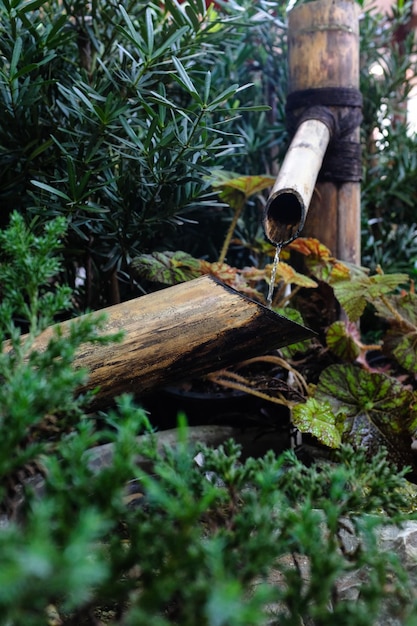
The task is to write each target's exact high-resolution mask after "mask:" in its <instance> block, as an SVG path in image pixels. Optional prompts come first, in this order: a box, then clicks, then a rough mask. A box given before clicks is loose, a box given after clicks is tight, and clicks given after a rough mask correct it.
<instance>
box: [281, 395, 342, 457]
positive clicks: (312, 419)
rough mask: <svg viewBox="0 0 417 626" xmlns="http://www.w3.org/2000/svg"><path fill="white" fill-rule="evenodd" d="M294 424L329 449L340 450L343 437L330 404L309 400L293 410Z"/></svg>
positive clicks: (297, 405)
mask: <svg viewBox="0 0 417 626" xmlns="http://www.w3.org/2000/svg"><path fill="white" fill-rule="evenodd" d="M291 416H292V417H291V419H292V423H293V424H294V426H295V427H296V428H297V429H298V430H299V431H300V432H301V433H308V434H310V435H312V436H313V437H315V438H316V439H318V441H319V442H320V443H322V444H324V445H325V446H328V447H329V448H339V447H340V444H341V443H342V437H341V433H340V430H339V428H338V425H337V420H336V418H335V415H334V412H333V409H332V407H331V406H330V404H329V403H328V402H318V401H317V400H316V399H315V398H308V400H307V402H305V403H304V404H296V405H295V406H294V407H293V409H292V414H291Z"/></svg>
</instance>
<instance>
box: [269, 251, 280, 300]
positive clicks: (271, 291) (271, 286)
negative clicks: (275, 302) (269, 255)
mask: <svg viewBox="0 0 417 626" xmlns="http://www.w3.org/2000/svg"><path fill="white" fill-rule="evenodd" d="M281 250H282V246H281V245H279V244H278V245H277V248H276V250H275V258H274V263H273V265H272V271H271V280H270V283H269V290H268V296H267V299H266V304H267V306H268V308H269V309H270V308H271V307H272V298H273V295H274V288H275V278H276V275H277V267H278V263H279V255H280V254H281Z"/></svg>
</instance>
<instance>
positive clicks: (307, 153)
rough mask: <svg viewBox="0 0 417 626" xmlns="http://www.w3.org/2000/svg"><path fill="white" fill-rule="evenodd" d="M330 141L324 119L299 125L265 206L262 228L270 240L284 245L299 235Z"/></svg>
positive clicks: (306, 121)
mask: <svg viewBox="0 0 417 626" xmlns="http://www.w3.org/2000/svg"><path fill="white" fill-rule="evenodd" d="M329 141H330V130H329V127H328V126H327V124H325V123H324V122H322V121H320V120H318V119H306V120H305V121H304V122H302V123H301V124H300V125H299V127H298V129H297V131H296V133H295V135H294V138H293V140H292V142H291V144H290V147H289V148H288V150H287V153H286V155H285V158H284V161H283V163H282V165H281V167H280V170H279V173H278V176H277V179H276V181H275V184H274V186H273V188H272V191H271V194H270V196H269V198H268V201H267V203H266V207H265V216H264V230H265V234H266V236H267V237H268V239H269V240H270V241H271V242H272V243H275V244H277V245H280V246H283V245H285V244H287V243H290V241H292V240H293V239H295V238H296V237H298V235H299V234H300V231H301V230H302V228H303V226H304V222H305V219H306V216H307V211H308V208H309V206H310V202H311V198H312V195H313V192H314V187H315V185H316V181H317V177H318V174H319V171H320V169H321V166H322V163H323V158H324V155H325V153H326V150H327V146H328V145H329Z"/></svg>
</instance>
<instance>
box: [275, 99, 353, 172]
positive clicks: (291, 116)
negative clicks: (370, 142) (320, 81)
mask: <svg viewBox="0 0 417 626" xmlns="http://www.w3.org/2000/svg"><path fill="white" fill-rule="evenodd" d="M329 107H335V109H334V110H333V111H332V110H331V109H330V108H329ZM285 109H286V115H287V128H288V132H289V134H290V136H291V137H293V136H294V134H295V132H296V130H297V128H298V127H299V126H300V124H301V123H302V122H304V121H305V120H307V119H316V120H320V121H321V122H323V123H324V124H326V126H328V128H329V131H330V142H329V146H328V148H327V150H326V154H325V156H324V159H323V163H322V167H321V169H320V172H319V175H318V180H321V181H330V182H334V183H345V182H360V181H361V180H362V160H361V146H360V143H359V142H357V141H351V140H349V139H346V137H348V136H349V135H351V134H352V132H353V131H354V130H355V129H356V128H358V127H359V126H360V124H361V122H362V94H361V92H360V91H359V90H358V89H353V88H344V87H322V88H319V89H314V88H311V89H303V90H300V91H294V92H293V93H291V94H289V95H288V97H287V102H286V107H285ZM346 109H348V110H347V112H344V113H341V111H342V110H343V111H346Z"/></svg>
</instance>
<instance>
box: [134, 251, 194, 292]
mask: <svg viewBox="0 0 417 626" xmlns="http://www.w3.org/2000/svg"><path fill="white" fill-rule="evenodd" d="M132 268H133V269H134V271H135V273H136V274H137V276H139V277H141V278H145V279H146V280H150V281H154V282H158V283H162V284H164V285H176V284H177V283H181V282H184V281H186V280H191V279H192V278H197V277H198V276H201V261H199V259H195V258H194V257H192V256H191V255H190V254H187V253H186V252H182V251H176V252H153V253H152V254H141V255H139V256H137V257H135V258H134V259H133V261H132Z"/></svg>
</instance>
